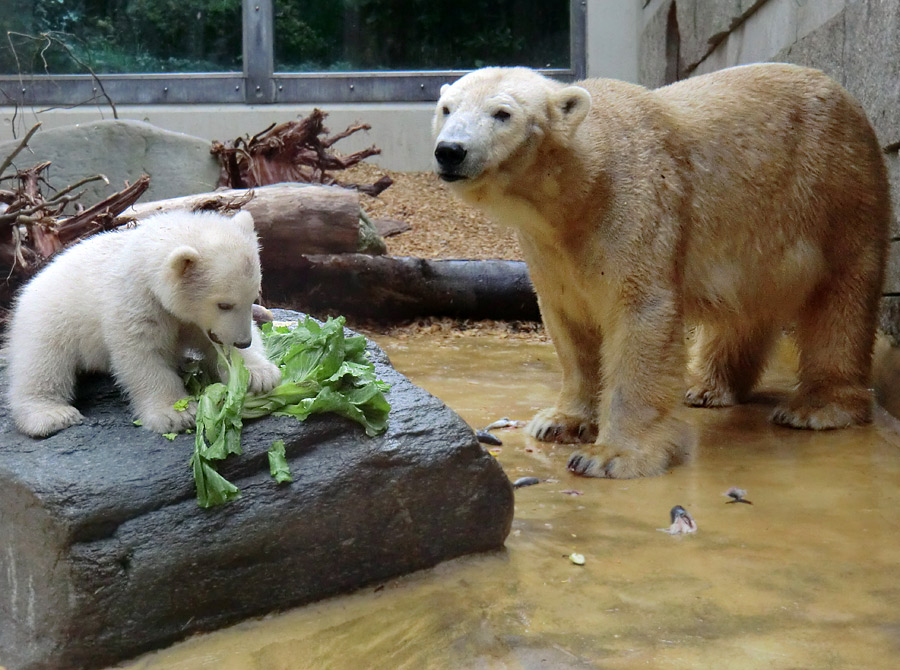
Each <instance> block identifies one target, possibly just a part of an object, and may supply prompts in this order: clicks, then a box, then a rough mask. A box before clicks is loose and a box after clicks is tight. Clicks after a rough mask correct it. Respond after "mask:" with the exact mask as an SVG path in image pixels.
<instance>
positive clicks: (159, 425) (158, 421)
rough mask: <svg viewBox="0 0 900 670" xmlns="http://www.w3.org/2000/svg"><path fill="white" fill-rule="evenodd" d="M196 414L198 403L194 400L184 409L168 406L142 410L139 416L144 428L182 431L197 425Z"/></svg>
mask: <svg viewBox="0 0 900 670" xmlns="http://www.w3.org/2000/svg"><path fill="white" fill-rule="evenodd" d="M196 414H197V404H196V403H193V402H192V403H190V404H189V405H188V406H187V409H185V410H184V411H179V410H176V409H174V408H173V407H172V406H168V407H164V408H158V409H155V410H151V411H149V412H142V413H140V415H139V416H138V418H139V419H140V421H141V425H142V426H143V427H144V428H146V429H147V430H151V431H153V432H154V433H180V432H181V431H183V430H186V429H188V428H193V427H194V426H195V425H196V419H195V416H196Z"/></svg>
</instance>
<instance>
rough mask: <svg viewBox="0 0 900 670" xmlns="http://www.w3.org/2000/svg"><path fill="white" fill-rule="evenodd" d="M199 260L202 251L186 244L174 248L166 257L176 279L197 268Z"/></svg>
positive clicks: (184, 276) (187, 275)
mask: <svg viewBox="0 0 900 670" xmlns="http://www.w3.org/2000/svg"><path fill="white" fill-rule="evenodd" d="M199 260H200V252H198V251H197V250H196V249H194V247H189V246H187V245H186V244H184V245H182V246H180V247H176V248H175V249H173V250H172V253H170V254H169V257H168V258H167V259H166V266H167V267H168V268H169V270H170V271H171V272H172V274H173V275H174V276H175V278H176V279H183V278H186V277H189V276H190V274H191V272H193V271H194V270H195V269H196V267H197V261H199Z"/></svg>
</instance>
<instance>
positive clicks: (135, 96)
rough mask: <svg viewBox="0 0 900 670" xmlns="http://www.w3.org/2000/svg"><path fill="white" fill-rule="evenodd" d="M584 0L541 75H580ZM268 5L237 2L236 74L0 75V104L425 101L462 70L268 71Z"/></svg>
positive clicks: (573, 5) (573, 6) (267, 1)
mask: <svg viewBox="0 0 900 670" xmlns="http://www.w3.org/2000/svg"><path fill="white" fill-rule="evenodd" d="M586 12H587V0H570V13H569V16H570V63H571V67H569V68H557V69H544V70H541V71H542V72H544V73H545V74H547V75H548V76H551V77H553V78H555V79H559V80H561V81H575V80H577V79H583V78H584V76H585V71H586V58H587V55H586V25H587V18H586ZM273 20H274V9H273V0H243V56H244V59H243V62H244V72H242V73H241V72H197V73H186V74H102V75H99V76H98V79H99V82H98V81H97V79H95V78H94V77H92V76H91V75H28V76H15V75H0V105H18V106H21V107H30V106H38V105H59V106H78V105H83V104H94V103H102V102H103V101H104V99H105V98H104V93H105V94H106V95H108V96H109V98H110V99H111V100H112V101H113V102H114V103H115V104H117V105H159V104H192V103H195V104H263V105H265V104H272V103H288V104H290V103H300V104H302V103H311V102H322V103H381V102H432V101H434V100H437V99H438V97H439V91H440V87H441V85H442V84H444V83H446V82H447V81H452V80H454V79H456V78H458V77H460V76H462V75H463V74H465V73H466V72H468V71H469V70H414V71H398V70H392V71H384V72H304V73H281V72H275V71H274V53H275V49H274V46H275V35H274V30H273V25H274V23H273Z"/></svg>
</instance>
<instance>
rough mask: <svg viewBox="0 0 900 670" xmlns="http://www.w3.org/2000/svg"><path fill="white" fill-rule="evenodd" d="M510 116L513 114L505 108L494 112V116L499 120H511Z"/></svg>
mask: <svg viewBox="0 0 900 670" xmlns="http://www.w3.org/2000/svg"><path fill="white" fill-rule="evenodd" d="M510 116H512V114H510V113H509V112H507V111H506V110H505V109H498V110H497V111H496V112H494V118H495V119H497V120H498V121H509V117H510Z"/></svg>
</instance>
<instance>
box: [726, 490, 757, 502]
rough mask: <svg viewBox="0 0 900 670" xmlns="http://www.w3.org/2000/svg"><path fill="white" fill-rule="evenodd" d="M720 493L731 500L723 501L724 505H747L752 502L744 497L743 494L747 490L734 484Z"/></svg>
mask: <svg viewBox="0 0 900 670" xmlns="http://www.w3.org/2000/svg"><path fill="white" fill-rule="evenodd" d="M722 495H723V496H727V497H729V498H731V500H729V501H727V502H726V503H725V504H726V505H733V504H734V503H745V504H747V505H752V504H753V503H752V502H750V501H749V500H747V499H746V498H744V496H745V495H747V491H746V490H745V489H739V488H738V487H736V486H732V487H731V488H730V489H728V490H727V491H725V493H723V494H722Z"/></svg>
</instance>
